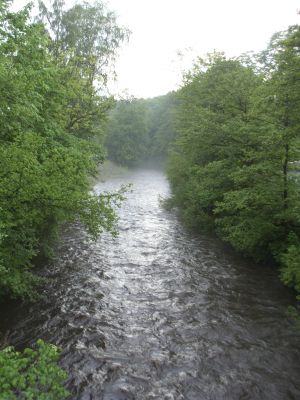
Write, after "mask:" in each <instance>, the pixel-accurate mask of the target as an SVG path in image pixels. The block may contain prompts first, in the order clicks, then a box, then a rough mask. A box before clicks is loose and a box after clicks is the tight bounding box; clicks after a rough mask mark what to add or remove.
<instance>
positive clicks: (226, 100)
mask: <svg viewBox="0 0 300 400" xmlns="http://www.w3.org/2000/svg"><path fill="white" fill-rule="evenodd" d="M30 13H31V6H27V7H25V8H24V9H23V10H21V11H19V12H12V11H11V10H10V2H9V1H4V0H1V1H0V85H1V96H0V149H1V158H0V298H1V301H2V302H5V301H7V299H8V298H10V299H17V301H37V302H38V301H39V288H40V287H41V286H43V285H45V283H46V282H45V281H44V278H42V277H40V276H39V273H38V268H37V265H38V264H39V263H40V262H41V261H40V260H44V261H42V262H45V260H46V259H49V258H51V256H52V254H53V248H54V245H55V243H56V241H57V240H58V238H59V232H60V228H61V227H62V226H63V225H65V224H69V223H72V222H74V221H80V223H81V224H82V225H83V226H84V227H85V229H86V231H87V232H88V234H89V237H90V238H92V239H96V238H97V237H98V236H99V235H100V234H101V233H102V232H104V231H108V232H111V233H112V234H116V233H117V232H116V231H117V228H116V221H117V211H116V210H117V207H118V205H120V203H122V201H123V200H124V196H126V193H125V195H124V191H125V189H124V188H123V189H122V188H121V189H120V190H119V191H117V192H103V193H101V194H97V193H96V192H94V191H93V190H91V182H92V178H93V177H96V176H97V175H98V171H99V166H100V165H101V164H103V162H104V160H105V159H106V158H109V159H110V160H111V161H113V162H115V163H117V164H120V165H123V166H127V167H129V168H135V167H138V166H140V165H143V164H144V163H147V162H152V163H154V164H156V165H160V166H161V167H164V166H165V167H166V173H167V177H168V180H169V182H170V186H171V192H172V195H171V198H169V199H167V201H166V203H167V206H168V207H169V208H170V207H176V208H178V209H179V210H180V215H181V217H182V219H183V220H184V222H185V223H186V225H187V226H188V227H190V228H192V229H193V230H197V231H201V232H205V231H210V232H211V231H213V232H215V234H216V235H217V236H218V237H220V238H221V239H222V240H223V241H224V242H225V243H227V244H228V245H229V246H231V247H232V248H233V249H235V250H236V251H237V252H238V253H240V254H242V255H243V256H245V257H247V258H250V259H253V260H254V261H255V262H260V263H265V264H271V265H272V266H274V268H277V269H278V273H279V276H280V279H281V280H282V282H283V284H284V285H287V286H289V287H290V288H291V289H292V290H293V291H294V292H295V295H296V296H297V299H298V300H300V174H299V173H300V136H299V131H300V98H299V94H300V27H299V26H290V27H289V28H288V29H287V30H286V31H284V32H279V33H275V34H274V36H273V37H272V39H271V41H270V44H269V46H268V48H267V49H266V50H265V51H263V52H261V53H259V54H244V55H241V56H240V57H235V58H229V57H227V56H226V55H225V54H223V53H218V52H214V53H210V54H208V55H207V56H206V57H203V58H198V59H197V60H196V61H195V63H194V65H193V68H192V69H191V70H190V71H189V72H187V73H186V74H185V75H184V78H183V82H182V84H181V87H180V88H179V89H178V90H176V91H174V92H171V93H168V94H166V95H163V96H159V97H156V98H150V99H136V98H133V97H132V98H127V99H119V100H116V99H114V98H113V97H112V96H111V95H109V92H108V90H107V82H108V79H109V75H110V74H111V68H112V66H113V64H114V61H115V58H116V56H117V52H118V49H119V48H120V46H121V45H122V43H124V42H126V40H127V39H128V37H129V31H128V30H127V29H126V28H124V27H121V26H119V25H118V23H117V21H116V16H115V14H114V13H113V12H110V11H108V10H107V9H106V7H105V6H104V5H103V4H102V3H101V2H95V3H93V4H90V3H86V2H83V3H78V4H76V5H75V6H73V7H71V8H69V9H67V8H66V7H65V5H64V2H63V1H62V0H54V1H53V2H52V4H51V6H47V5H46V4H45V3H44V2H42V1H40V2H39V15H38V16H37V17H36V18H35V20H34V21H33V20H32V18H31V17H30V15H31V14H30ZM290 311H291V313H292V314H293V315H294V316H295V317H297V314H298V311H297V309H296V308H291V310H290ZM2 347H3V346H2ZM58 357H59V349H58V348H56V347H55V346H54V345H49V344H47V343H44V342H43V341H42V340H41V341H39V342H38V343H37V347H36V350H35V351H34V350H30V349H27V350H24V352H23V353H22V352H17V351H15V350H14V349H13V348H11V347H6V349H4V350H2V351H1V352H0V391H1V394H0V399H17V398H24V399H48V400H49V399H55V400H57V399H64V398H66V397H67V396H68V393H67V391H66V390H65V389H64V387H63V381H64V379H66V375H65V373H64V372H63V370H61V369H60V368H59V367H58V366H57V360H58ZM24 371H25V373H24ZM20 396H23V397H20Z"/></svg>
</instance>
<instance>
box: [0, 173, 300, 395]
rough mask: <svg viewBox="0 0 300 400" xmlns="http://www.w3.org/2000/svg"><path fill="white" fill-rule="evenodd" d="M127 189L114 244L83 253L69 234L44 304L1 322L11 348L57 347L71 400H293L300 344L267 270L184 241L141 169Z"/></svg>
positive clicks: (211, 242)
mask: <svg viewBox="0 0 300 400" xmlns="http://www.w3.org/2000/svg"><path fill="white" fill-rule="evenodd" d="M128 182H131V183H132V184H133V186H132V191H131V192H130V193H128V195H127V200H126V201H125V202H124V203H123V205H122V207H121V209H120V211H119V214H120V220H119V235H118V237H117V238H112V237H111V235H109V234H106V233H105V234H103V235H102V236H101V238H100V239H99V240H98V241H97V242H91V241H90V240H89V239H88V237H87V235H86V233H85V232H84V230H83V229H82V228H81V227H80V226H79V225H73V226H71V227H69V228H66V229H65V231H64V232H63V237H62V242H61V244H60V245H59V247H58V248H57V255H56V257H55V260H54V261H53V262H52V263H51V265H47V266H45V267H44V269H43V271H42V273H43V275H45V276H47V277H49V278H50V279H49V285H47V287H46V288H45V289H44V293H43V294H44V299H43V300H42V301H41V302H39V303H36V304H33V305H30V306H23V307H21V308H19V309H18V311H16V310H14V312H13V313H14V316H13V317H12V316H11V315H10V316H9V317H7V319H8V321H9V322H8V321H7V324H9V328H10V332H11V335H10V340H11V342H12V343H13V344H15V345H17V346H24V345H31V344H32V343H33V342H34V341H35V340H36V339H38V338H42V339H44V340H46V341H49V342H52V343H55V344H57V345H59V346H61V347H62V348H63V349H64V351H63V354H62V359H61V365H62V366H63V367H64V368H65V369H66V370H67V372H68V373H69V379H68V382H67V386H68V388H69V389H70V390H71V392H72V396H71V397H70V399H74V400H75V399H78V400H79V399H80V400H133V399H135V400H150V399H151V400H154V399H155V400H223V399H228V400H238V399H239V400H246V399H249V400H256V399H257V400H276V399H278V400H288V399H299V398H300V379H299V378H300V368H299V367H300V366H299V359H300V336H299V335H297V334H296V333H295V330H294V327H293V325H292V323H291V321H290V320H289V319H288V317H287V315H286V309H287V307H288V305H289V304H291V303H292V302H293V295H292V294H291V293H290V291H289V290H288V289H286V288H284V287H283V286H282V285H281V283H280V282H279V280H278V278H277V274H276V271H274V270H273V269H272V268H271V267H266V266H259V265H255V264H253V263H252V262H250V261H247V260H244V259H242V258H240V257H239V256H237V255H235V254H234V253H233V252H232V251H230V250H229V249H228V248H227V247H226V246H225V245H223V244H222V243H220V241H218V240H217V239H216V238H213V237H209V236H208V235H201V234H195V233H192V232H189V231H188V230H187V229H186V228H185V227H184V226H183V225H182V223H181V221H180V219H179V218H178V216H177V214H176V212H175V211H166V210H164V209H163V208H162V207H161V206H160V202H159V196H162V197H166V196H168V194H169V187H168V183H167V181H166V178H165V176H164V175H163V173H162V172H160V171H156V170H151V169H144V170H136V171H132V172H128V173H127V174H125V175H122V176H121V177H117V178H114V179H110V180H108V181H107V182H105V183H102V182H99V183H97V184H96V185H95V189H96V190H97V191H102V190H104V189H105V190H116V189H117V188H119V187H120V186H121V185H122V184H126V183H128Z"/></svg>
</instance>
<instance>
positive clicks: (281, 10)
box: [17, 0, 300, 97]
mask: <svg viewBox="0 0 300 400" xmlns="http://www.w3.org/2000/svg"><path fill="white" fill-rule="evenodd" d="M21 2H22V3H23V2H25V0H18V1H17V3H19V4H20V3H21ZM66 2H67V3H70V4H71V3H73V1H72V0H67V1H66ZM106 2H107V4H108V7H109V8H110V9H112V10H115V11H116V13H117V15H118V21H119V23H120V24H121V25H125V26H126V27H128V28H129V29H130V31H131V32H132V33H131V37H130V41H129V43H128V44H127V45H124V46H123V48H122V50H121V51H120V57H119V59H118V62H117V65H116V71H117V74H118V83H117V85H116V86H115V87H114V90H115V91H117V92H123V91H125V90H127V91H128V93H129V94H130V95H134V96H136V97H153V96H157V95H161V94H165V93H167V92H168V91H170V90H173V89H176V87H177V85H178V84H179V83H180V81H181V75H182V70H183V69H186V68H188V67H189V66H191V63H192V59H194V58H195V57H196V56H197V55H200V56H201V55H204V54H205V53H207V52H210V51H213V50H218V51H224V52H225V53H226V54H228V55H230V56H233V55H239V54H241V53H243V52H246V51H251V50H253V51H259V50H263V49H264V48H265V47H266V46H267V44H268V41H269V39H270V37H271V36H272V34H273V33H275V32H277V31H280V30H284V29H286V28H287V27H288V26H289V25H292V24H299V23H300V16H299V15H298V14H297V10H300V0H248V1H245V0H206V1H203V0H107V1H106ZM178 53H179V54H182V55H183V56H181V57H180V56H179V55H178Z"/></svg>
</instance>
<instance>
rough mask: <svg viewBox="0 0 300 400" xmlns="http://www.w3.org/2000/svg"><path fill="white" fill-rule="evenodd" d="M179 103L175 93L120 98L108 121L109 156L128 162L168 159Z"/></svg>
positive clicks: (124, 162)
mask: <svg viewBox="0 0 300 400" xmlns="http://www.w3.org/2000/svg"><path fill="white" fill-rule="evenodd" d="M175 104H176V96H175V93H169V94H167V95H165V96H160V97H156V98H153V99H134V98H133V99H127V100H121V101H118V102H117V104H116V107H115V108H114V110H113V111H112V112H111V113H110V118H109V123H108V131H107V139H106V145H107V151H108V157H109V159H111V160H112V161H115V162H117V163H118V164H121V165H127V166H136V165H138V164H140V163H143V162H145V161H148V160H152V161H153V160H154V161H158V162H162V161H164V160H165V159H166V157H167V152H168V148H169V145H170V143H171V142H172V141H173V139H174V136H175V132H174V127H173V119H174V117H173V115H172V113H173V111H174V107H175Z"/></svg>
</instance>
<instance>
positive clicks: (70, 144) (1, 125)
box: [0, 3, 121, 297]
mask: <svg viewBox="0 0 300 400" xmlns="http://www.w3.org/2000/svg"><path fill="white" fill-rule="evenodd" d="M51 46H52V39H51V38H50V37H49V35H48V34H47V32H46V31H45V27H44V26H43V25H41V24H40V23H38V24H37V23H30V22H29V8H26V9H24V10H23V11H20V12H18V13H11V12H9V10H8V8H7V5H6V4H4V3H1V18H0V88H1V93H2V94H3V95H2V96H1V99H0V109H1V113H0V148H1V159H0V179H1V184H0V214H1V221H2V223H1V238H0V260H1V262H0V264H1V268H0V295H4V294H10V295H11V296H15V297H19V296H20V297H26V296H27V297H28V296H29V297H30V296H32V294H33V291H32V285H33V284H34V282H37V281H38V279H37V278H36V277H34V276H33V275H32V273H31V272H30V268H31V266H32V259H33V258H34V257H35V256H36V255H37V254H38V253H39V252H44V253H47V254H48V253H49V248H50V247H51V238H54V237H55V236H56V233H57V231H58V228H59V226H60V225H61V224H62V223H63V222H66V221H74V220H78V219H79V220H80V221H81V222H82V223H84V224H85V226H86V227H87V229H88V232H89V233H90V234H91V236H92V237H96V236H97V235H98V234H99V233H100V232H101V231H102V230H103V229H108V230H110V231H113V229H114V221H115V213H114V208H113V204H114V203H117V202H118V201H119V200H120V198H121V194H120V193H119V194H107V193H103V194H100V195H96V194H94V193H92V192H91V190H90V176H91V174H94V173H96V170H97V165H98V164H99V162H101V161H102V160H103V153H104V152H103V148H102V147H101V145H99V144H98V145H97V144H96V143H95V141H94V140H92V139H93V137H94V135H95V131H97V130H98V128H99V127H101V125H103V122H102V121H103V115H104V110H105V109H106V108H108V103H110V104H111V101H110V100H109V101H108V102H107V100H105V99H103V102H102V99H101V98H100V97H99V96H98V94H97V91H96V89H94V88H93V86H92V85H90V84H89V85H87V80H86V77H85V76H82V75H81V74H80V73H79V72H80V71H79V70H78V73H76V76H75V75H70V71H71V70H70V68H71V65H65V64H64V63H61V62H60V61H58V60H57V58H56V55H55V54H54V53H53V52H52V51H49V49H51ZM85 89H86V91H85ZM83 92H84V94H82V93H83ZM78 99H84V101H83V103H84V104H83V105H85V106H86V109H85V113H83V114H82V115H80V118H79V113H77V116H78V119H77V120H76V121H75V122H74V121H73V120H72V118H73V116H74V115H75V112H76V110H77V107H78V101H79V100H78ZM75 100H76V101H75ZM101 102H102V103H101ZM87 103H89V104H90V106H91V110H92V111H89V110H88V107H87ZM104 103H106V105H105V107H102V104H104ZM100 119H102V121H101V120H100ZM70 121H73V123H72V124H70ZM99 129H100V128H99ZM103 129H104V128H103V126H102V127H101V130H102V131H103ZM101 130H100V133H101ZM98 133H99V132H98V131H97V134H98Z"/></svg>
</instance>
